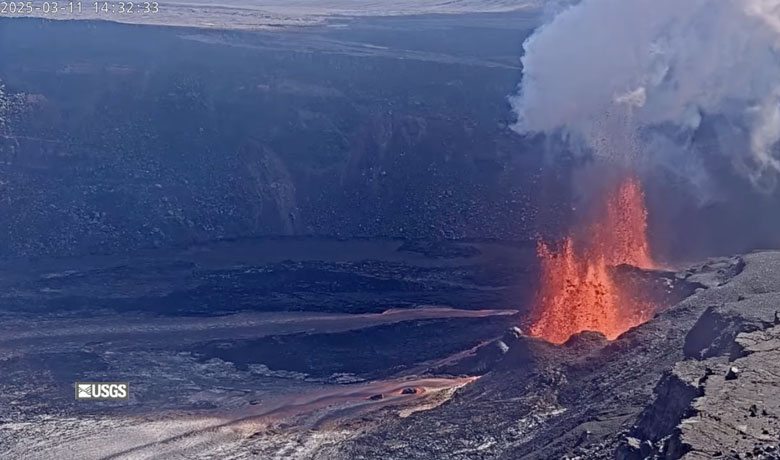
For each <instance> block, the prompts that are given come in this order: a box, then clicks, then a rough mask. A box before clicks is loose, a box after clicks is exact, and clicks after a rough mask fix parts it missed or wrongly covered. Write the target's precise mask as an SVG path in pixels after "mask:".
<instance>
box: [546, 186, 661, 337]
mask: <svg viewBox="0 0 780 460" xmlns="http://www.w3.org/2000/svg"><path fill="white" fill-rule="evenodd" d="M596 214H597V217H596V221H595V223H592V224H590V225H589V226H587V227H586V229H585V231H584V232H582V233H581V234H573V235H570V236H569V237H568V238H566V239H565V240H564V241H563V242H562V243H561V244H560V247H559V248H558V249H553V248H551V247H550V246H549V245H548V244H547V243H545V242H543V241H539V243H538V247H537V253H538V256H539V259H540V262H541V271H540V273H541V279H540V285H539V290H538V293H537V300H536V301H537V308H538V310H537V315H538V316H537V319H536V322H535V323H534V325H533V326H532V327H531V335H533V336H537V337H541V338H544V339H546V340H548V341H550V342H554V343H563V342H565V341H566V340H567V339H568V338H569V337H571V336H572V335H573V334H576V333H578V332H582V331H586V330H589V331H598V332H601V333H603V334H604V335H605V336H606V337H607V338H608V339H615V338H617V336H618V335H620V334H621V333H623V332H625V331H626V330H628V329H629V328H631V327H633V326H636V325H638V324H641V323H643V322H645V321H647V320H648V319H649V317H650V315H651V314H652V306H651V305H650V304H649V303H648V302H647V301H645V300H643V299H641V298H640V297H641V296H639V295H638V294H637V293H633V292H630V291H629V290H628V289H627V288H625V287H621V286H620V285H619V283H617V282H616V280H615V278H614V276H613V272H614V267H616V266H618V265H622V264H628V265H633V266H636V267H640V268H652V267H653V266H654V264H653V260H652V258H651V256H650V247H649V244H648V241H647V210H646V208H645V202H644V193H643V191H642V186H641V183H640V182H639V180H638V179H637V178H636V177H634V176H629V177H628V178H627V179H625V180H623V181H622V182H620V183H618V184H617V185H616V186H614V187H613V188H612V189H610V190H608V191H607V196H606V199H605V200H604V203H603V206H602V207H601V209H599V210H598V211H596Z"/></svg>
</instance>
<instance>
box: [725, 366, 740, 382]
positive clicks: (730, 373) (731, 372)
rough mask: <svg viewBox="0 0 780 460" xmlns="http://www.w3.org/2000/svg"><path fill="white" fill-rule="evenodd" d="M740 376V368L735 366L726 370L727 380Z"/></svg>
mask: <svg viewBox="0 0 780 460" xmlns="http://www.w3.org/2000/svg"><path fill="white" fill-rule="evenodd" d="M738 378H739V368H738V367H735V366H731V367H729V370H728V372H726V380H736V379H738Z"/></svg>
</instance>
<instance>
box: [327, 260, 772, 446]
mask: <svg viewBox="0 0 780 460" xmlns="http://www.w3.org/2000/svg"><path fill="white" fill-rule="evenodd" d="M677 280H678V282H680V283H691V284H694V285H696V286H698V288H697V291H696V293H694V294H693V295H691V296H690V297H688V298H686V299H685V300H682V301H681V302H679V303H677V304H676V305H674V306H673V307H671V308H668V309H667V310H666V311H664V312H662V313H660V314H658V315H656V317H655V318H654V319H653V320H652V321H650V322H649V323H646V324H644V325H642V326H640V327H637V328H635V329H633V330H631V331H629V332H627V333H626V334H624V335H623V336H621V337H620V338H619V339H618V340H616V341H614V342H607V341H606V340H604V338H603V337H602V336H600V335H599V334H594V333H583V334H580V335H578V336H574V337H572V339H571V340H569V342H568V343H566V344H564V345H561V346H554V345H550V344H547V343H544V342H541V341H539V340H536V339H532V338H528V337H525V336H523V335H521V334H519V333H517V331H515V332H514V333H508V334H507V335H506V336H505V337H504V338H502V339H501V343H502V344H504V345H506V347H505V348H503V347H497V346H496V345H495V344H494V345H493V346H492V348H486V350H487V351H484V352H483V353H482V354H479V353H477V354H476V355H475V357H474V358H471V359H472V362H473V363H475V365H477V366H481V367H485V359H486V358H487V357H488V356H496V355H498V354H500V355H501V357H500V358H497V359H495V360H494V363H493V364H492V365H490V366H489V367H490V369H491V370H490V371H489V372H487V373H486V374H485V375H484V376H483V377H482V378H481V379H479V381H477V382H475V383H474V384H472V385H470V386H468V387H466V388H464V389H462V390H460V391H459V392H458V393H457V394H456V395H455V397H454V398H453V399H452V400H451V401H450V402H448V403H447V404H445V405H443V406H441V407H440V408H438V409H435V410H431V411H429V412H425V413H419V414H415V415H414V416H412V417H410V418H408V419H403V420H401V419H395V420H392V421H390V422H385V423H381V424H379V425H378V428H376V429H374V430H371V431H369V432H368V433H366V434H364V435H361V436H359V437H357V438H356V439H353V440H352V441H350V442H349V443H348V444H346V445H345V446H343V449H342V450H341V451H340V455H339V457H338V458H345V459H346V458H378V456H380V455H385V456H390V457H392V458H398V459H422V458H451V459H464V460H465V459H496V458H498V459H563V458H566V459H571V460H573V459H581V460H584V459H613V458H617V459H621V460H629V459H631V460H633V459H680V458H685V459H704V458H731V459H744V458H761V459H776V458H780V454H778V449H780V386H779V385H780V367H779V366H780V364H779V363H780V359H779V358H780V355H779V354H778V353H780V337H779V336H778V333H779V332H780V313H778V311H780V302H778V300H780V253H776V252H766V253H756V254H750V255H747V256H744V257H741V258H732V259H722V260H713V261H710V262H708V263H705V264H702V265H700V266H697V267H694V268H692V269H690V270H686V271H681V272H679V273H678V274H677ZM464 362H467V361H464ZM323 458H324V457H323Z"/></svg>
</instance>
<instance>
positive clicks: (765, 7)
mask: <svg viewBox="0 0 780 460" xmlns="http://www.w3.org/2000/svg"><path fill="white" fill-rule="evenodd" d="M524 47H525V56H524V57H523V66H524V75H523V81H522V83H521V85H520V88H519V93H518V94H517V95H516V96H514V97H512V98H511V102H512V105H513V107H514V110H515V112H516V114H517V117H518V120H517V123H516V125H515V127H514V128H515V129H516V130H517V131H519V132H521V133H533V132H543V133H547V134H561V135H563V136H564V137H565V138H567V139H568V140H569V141H570V144H571V146H572V148H573V149H574V150H579V149H583V150H584V151H587V152H588V153H592V154H594V155H597V156H600V157H604V158H607V159H609V160H611V161H613V162H619V163H624V164H625V166H630V167H631V168H634V169H637V168H640V169H641V168H646V167H650V166H652V167H657V166H669V167H670V169H672V170H674V171H676V172H679V173H681V174H682V175H684V176H686V177H687V178H689V179H691V180H692V181H693V182H694V183H695V185H697V186H699V187H700V188H701V187H702V186H705V185H706V184H707V181H708V180H709V178H708V175H707V174H706V173H705V172H704V169H703V164H704V162H703V159H704V158H705V155H711V154H714V153H717V154H722V155H727V156H728V157H729V159H730V161H731V163H732V164H733V165H734V166H735V168H736V169H737V170H738V171H739V172H740V173H741V174H743V175H744V176H745V177H747V178H749V179H750V180H751V181H752V182H753V183H754V184H755V185H757V186H759V187H760V188H762V189H772V188H774V186H775V183H776V180H777V176H778V173H780V155H778V151H777V149H776V147H777V143H778V141H779V140H780V0H684V1H680V0H582V1H580V2H579V3H577V4H576V5H573V6H569V7H568V8H564V9H562V11H560V12H559V13H558V14H557V15H555V16H554V17H553V18H552V19H551V21H550V22H549V23H548V24H547V25H545V26H543V27H541V28H540V29H539V30H538V31H537V32H536V33H535V34H534V35H533V36H531V37H530V38H529V39H528V40H527V41H526V43H525V45H524ZM705 122H709V123H713V124H715V125H716V128H717V129H716V130H715V132H717V133H718V137H719V139H718V142H717V143H716V144H717V147H715V148H716V149H717V150H719V151H718V152H712V151H711V150H712V148H713V147H712V146H709V147H708V151H707V152H703V151H700V150H699V149H698V148H697V146H696V142H695V137H694V135H695V133H696V131H697V130H698V129H699V128H700V127H701V126H702V125H703V123H705Z"/></svg>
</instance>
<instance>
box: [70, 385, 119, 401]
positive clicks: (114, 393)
mask: <svg viewBox="0 0 780 460" xmlns="http://www.w3.org/2000/svg"><path fill="white" fill-rule="evenodd" d="M128 388H129V384H128V383H127V382H108V383H107V382H76V399H127V397H128V395H129V394H130V393H129V391H128Z"/></svg>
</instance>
